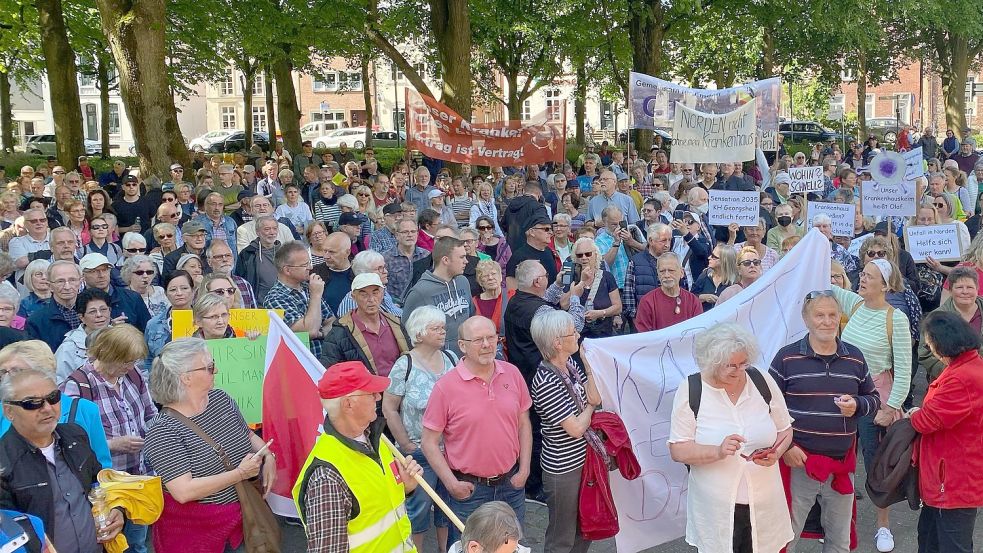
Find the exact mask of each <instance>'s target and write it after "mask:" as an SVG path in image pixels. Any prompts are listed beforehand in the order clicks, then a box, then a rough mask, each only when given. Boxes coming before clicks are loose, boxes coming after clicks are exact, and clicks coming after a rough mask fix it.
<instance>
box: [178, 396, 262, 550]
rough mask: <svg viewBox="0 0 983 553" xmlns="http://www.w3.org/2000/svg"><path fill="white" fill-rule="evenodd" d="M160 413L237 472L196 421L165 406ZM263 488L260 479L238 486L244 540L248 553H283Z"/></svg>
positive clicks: (228, 468)
mask: <svg viewBox="0 0 983 553" xmlns="http://www.w3.org/2000/svg"><path fill="white" fill-rule="evenodd" d="M161 410H162V411H165V412H167V414H169V415H170V416H172V417H174V418H175V419H177V420H178V421H180V422H181V423H182V424H184V425H185V426H187V427H188V428H190V429H191V431H192V432H194V433H195V434H197V435H198V437H199V438H201V439H202V440H203V441H204V442H205V443H206V444H208V446H209V447H211V448H212V449H213V450H214V451H215V453H216V454H218V456H219V457H220V458H221V459H222V463H223V464H225V468H226V470H233V469H235V467H233V466H232V463H231V462H230V461H229V456H228V454H226V453H225V450H224V449H222V446H220V445H218V443H217V442H216V441H215V440H213V439H212V437H211V436H209V435H208V434H205V431H204V430H202V429H201V427H200V426H198V425H197V424H196V423H195V421H193V420H191V419H189V418H188V417H186V416H184V415H183V414H181V413H179V412H177V411H176V410H174V409H172V408H170V407H164V408H163V409H161ZM261 486H262V482H261V481H260V479H259V478H257V479H255V480H252V481H250V482H249V483H246V482H243V481H239V482H236V483H235V489H236V494H237V495H238V496H239V507H240V508H241V509H242V539H243V541H244V542H245V543H246V551H247V552H248V553H280V525H279V524H278V523H277V521H276V516H274V515H273V511H272V510H270V506H269V505H268V504H267V503H266V500H265V499H263V492H262V490H261V489H260V487H261Z"/></svg>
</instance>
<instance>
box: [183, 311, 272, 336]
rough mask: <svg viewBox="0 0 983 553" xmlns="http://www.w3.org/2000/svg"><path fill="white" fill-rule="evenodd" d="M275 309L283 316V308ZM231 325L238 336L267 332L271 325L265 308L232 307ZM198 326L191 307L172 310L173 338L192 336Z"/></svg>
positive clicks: (230, 314)
mask: <svg viewBox="0 0 983 553" xmlns="http://www.w3.org/2000/svg"><path fill="white" fill-rule="evenodd" d="M274 311H276V313H277V315H279V316H281V317H282V316H283V309H274ZM229 326H231V327H232V329H233V330H235V331H236V336H245V335H246V333H247V332H249V331H251V330H254V331H258V332H259V333H260V334H266V331H267V329H268V328H269V327H270V318H269V316H268V315H267V314H266V310H265V309H230V310H229ZM196 328H197V327H196V326H195V323H194V321H193V319H192V314H191V310H190V309H175V310H174V311H171V338H173V339H175V340H176V339H178V338H186V337H188V336H191V335H192V334H193V333H194V331H195V329H196Z"/></svg>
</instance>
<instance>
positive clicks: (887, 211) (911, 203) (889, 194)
mask: <svg viewBox="0 0 983 553" xmlns="http://www.w3.org/2000/svg"><path fill="white" fill-rule="evenodd" d="M915 188H916V187H915V183H914V182H909V181H906V182H902V183H901V184H893V185H892V184H881V183H875V182H874V181H866V182H864V183H863V184H862V185H861V187H860V210H861V211H862V212H863V214H864V215H869V216H875V215H884V216H898V217H914V216H915V213H916V210H917V206H916V202H915Z"/></svg>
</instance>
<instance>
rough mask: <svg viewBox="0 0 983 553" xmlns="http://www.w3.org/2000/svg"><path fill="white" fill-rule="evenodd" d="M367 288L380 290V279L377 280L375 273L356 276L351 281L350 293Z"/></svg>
mask: <svg viewBox="0 0 983 553" xmlns="http://www.w3.org/2000/svg"><path fill="white" fill-rule="evenodd" d="M369 286H378V287H379V288H382V279H381V278H379V275H378V274H377V273H362V274H360V275H356V276H355V278H354V279H353V280H352V292H354V291H355V290H361V289H362V288H368V287H369Z"/></svg>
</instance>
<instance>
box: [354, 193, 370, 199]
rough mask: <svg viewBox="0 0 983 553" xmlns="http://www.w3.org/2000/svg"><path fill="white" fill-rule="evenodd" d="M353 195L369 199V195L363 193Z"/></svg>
mask: <svg viewBox="0 0 983 553" xmlns="http://www.w3.org/2000/svg"><path fill="white" fill-rule="evenodd" d="M355 195H356V196H361V197H362V198H368V197H369V195H368V194H366V193H365V192H359V193H358V194H355Z"/></svg>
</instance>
